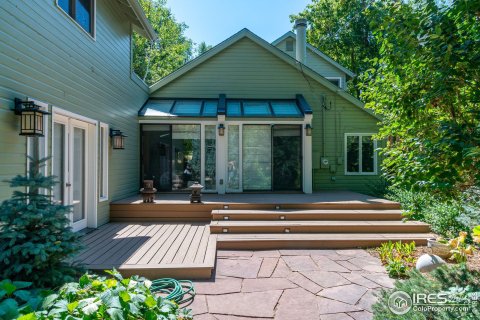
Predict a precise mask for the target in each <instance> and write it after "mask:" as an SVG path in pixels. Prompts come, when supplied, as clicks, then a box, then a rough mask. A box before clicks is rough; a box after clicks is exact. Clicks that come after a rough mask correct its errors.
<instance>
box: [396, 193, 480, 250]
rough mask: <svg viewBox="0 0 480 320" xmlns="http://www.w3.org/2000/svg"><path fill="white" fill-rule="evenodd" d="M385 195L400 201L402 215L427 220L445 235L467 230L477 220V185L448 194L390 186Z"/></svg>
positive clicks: (479, 209) (479, 205) (479, 198)
mask: <svg viewBox="0 0 480 320" xmlns="http://www.w3.org/2000/svg"><path fill="white" fill-rule="evenodd" d="M387 198H389V199H390V200H394V201H397V202H399V203H400V204H401V205H402V208H403V211H404V212H403V215H404V217H405V219H413V220H420V221H424V222H427V223H428V224H430V226H431V228H432V231H433V232H435V233H438V234H439V235H441V236H443V237H446V238H452V237H455V236H456V235H457V234H458V233H459V232H461V231H470V230H471V228H472V227H473V226H474V225H477V224H479V223H480V214H479V212H480V191H479V189H478V188H470V189H467V190H465V191H463V192H462V193H459V194H457V195H449V196H445V195H443V196H442V195H438V194H432V193H429V192H421V191H410V190H405V189H400V188H390V189H389V192H388V194H387ZM468 240H469V241H470V239H468Z"/></svg>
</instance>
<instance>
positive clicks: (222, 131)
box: [218, 123, 225, 136]
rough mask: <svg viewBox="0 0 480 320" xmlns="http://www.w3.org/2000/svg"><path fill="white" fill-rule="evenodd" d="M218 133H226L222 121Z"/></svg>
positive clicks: (220, 134) (222, 134)
mask: <svg viewBox="0 0 480 320" xmlns="http://www.w3.org/2000/svg"><path fill="white" fill-rule="evenodd" d="M218 135H219V136H224V135H225V126H224V125H223V123H220V124H219V125H218Z"/></svg>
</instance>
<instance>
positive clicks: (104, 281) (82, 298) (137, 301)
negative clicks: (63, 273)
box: [25, 270, 193, 320]
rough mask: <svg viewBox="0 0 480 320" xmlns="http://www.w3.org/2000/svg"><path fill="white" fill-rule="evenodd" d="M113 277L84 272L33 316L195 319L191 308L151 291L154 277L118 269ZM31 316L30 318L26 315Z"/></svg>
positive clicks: (113, 272) (49, 298)
mask: <svg viewBox="0 0 480 320" xmlns="http://www.w3.org/2000/svg"><path fill="white" fill-rule="evenodd" d="M106 272H107V273H109V274H110V275H111V277H103V276H98V275H90V274H85V275H83V276H82V277H81V278H80V280H79V282H78V283H67V284H65V285H64V286H62V287H61V288H60V289H59V291H58V292H57V293H55V294H52V295H49V296H47V297H46V298H45V300H44V301H43V304H42V311H37V312H33V313H30V314H28V315H26V317H27V316H29V317H31V319H49V320H53V319H115V320H122V319H147V320H153V319H169V320H170V319H171V320H189V319H193V316H192V313H191V310H188V309H179V307H178V305H177V304H176V303H175V302H173V301H170V300H166V299H164V298H162V297H161V296H156V295H154V294H153V293H152V292H151V291H150V286H151V284H152V283H151V281H149V280H147V279H145V278H142V277H138V276H133V277H131V278H123V277H122V276H121V275H120V273H118V272H117V271H115V270H113V271H106ZM25 319H27V318H25Z"/></svg>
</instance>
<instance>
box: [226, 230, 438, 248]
mask: <svg viewBox="0 0 480 320" xmlns="http://www.w3.org/2000/svg"><path fill="white" fill-rule="evenodd" d="M431 237H432V235H431V234H429V233H367V234H365V233H349V234H345V233H334V234H332V233H330V234H308V233H297V234H291V233H289V234H286V233H281V234H219V235H217V249H227V250H234V249H236V250H270V249H339V248H367V247H377V246H379V245H380V244H381V243H384V242H388V241H406V242H410V241H415V243H416V244H417V245H426V244H427V239H428V238H431Z"/></svg>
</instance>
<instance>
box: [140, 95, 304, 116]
mask: <svg viewBox="0 0 480 320" xmlns="http://www.w3.org/2000/svg"><path fill="white" fill-rule="evenodd" d="M311 113H312V109H311V107H310V106H309V105H308V104H307V102H306V101H305V99H304V98H303V96H302V95H297V97H296V99H255V100H254V99H227V98H226V97H225V95H220V97H219V99H164V98H150V99H148V100H147V102H146V103H145V104H144V105H143V107H142V108H141V109H140V111H139V112H138V115H139V116H141V117H206V118H208V117H217V116H218V115H219V114H224V115H226V116H227V117H233V118H277V117H284V118H303V117H304V115H305V114H311Z"/></svg>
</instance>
